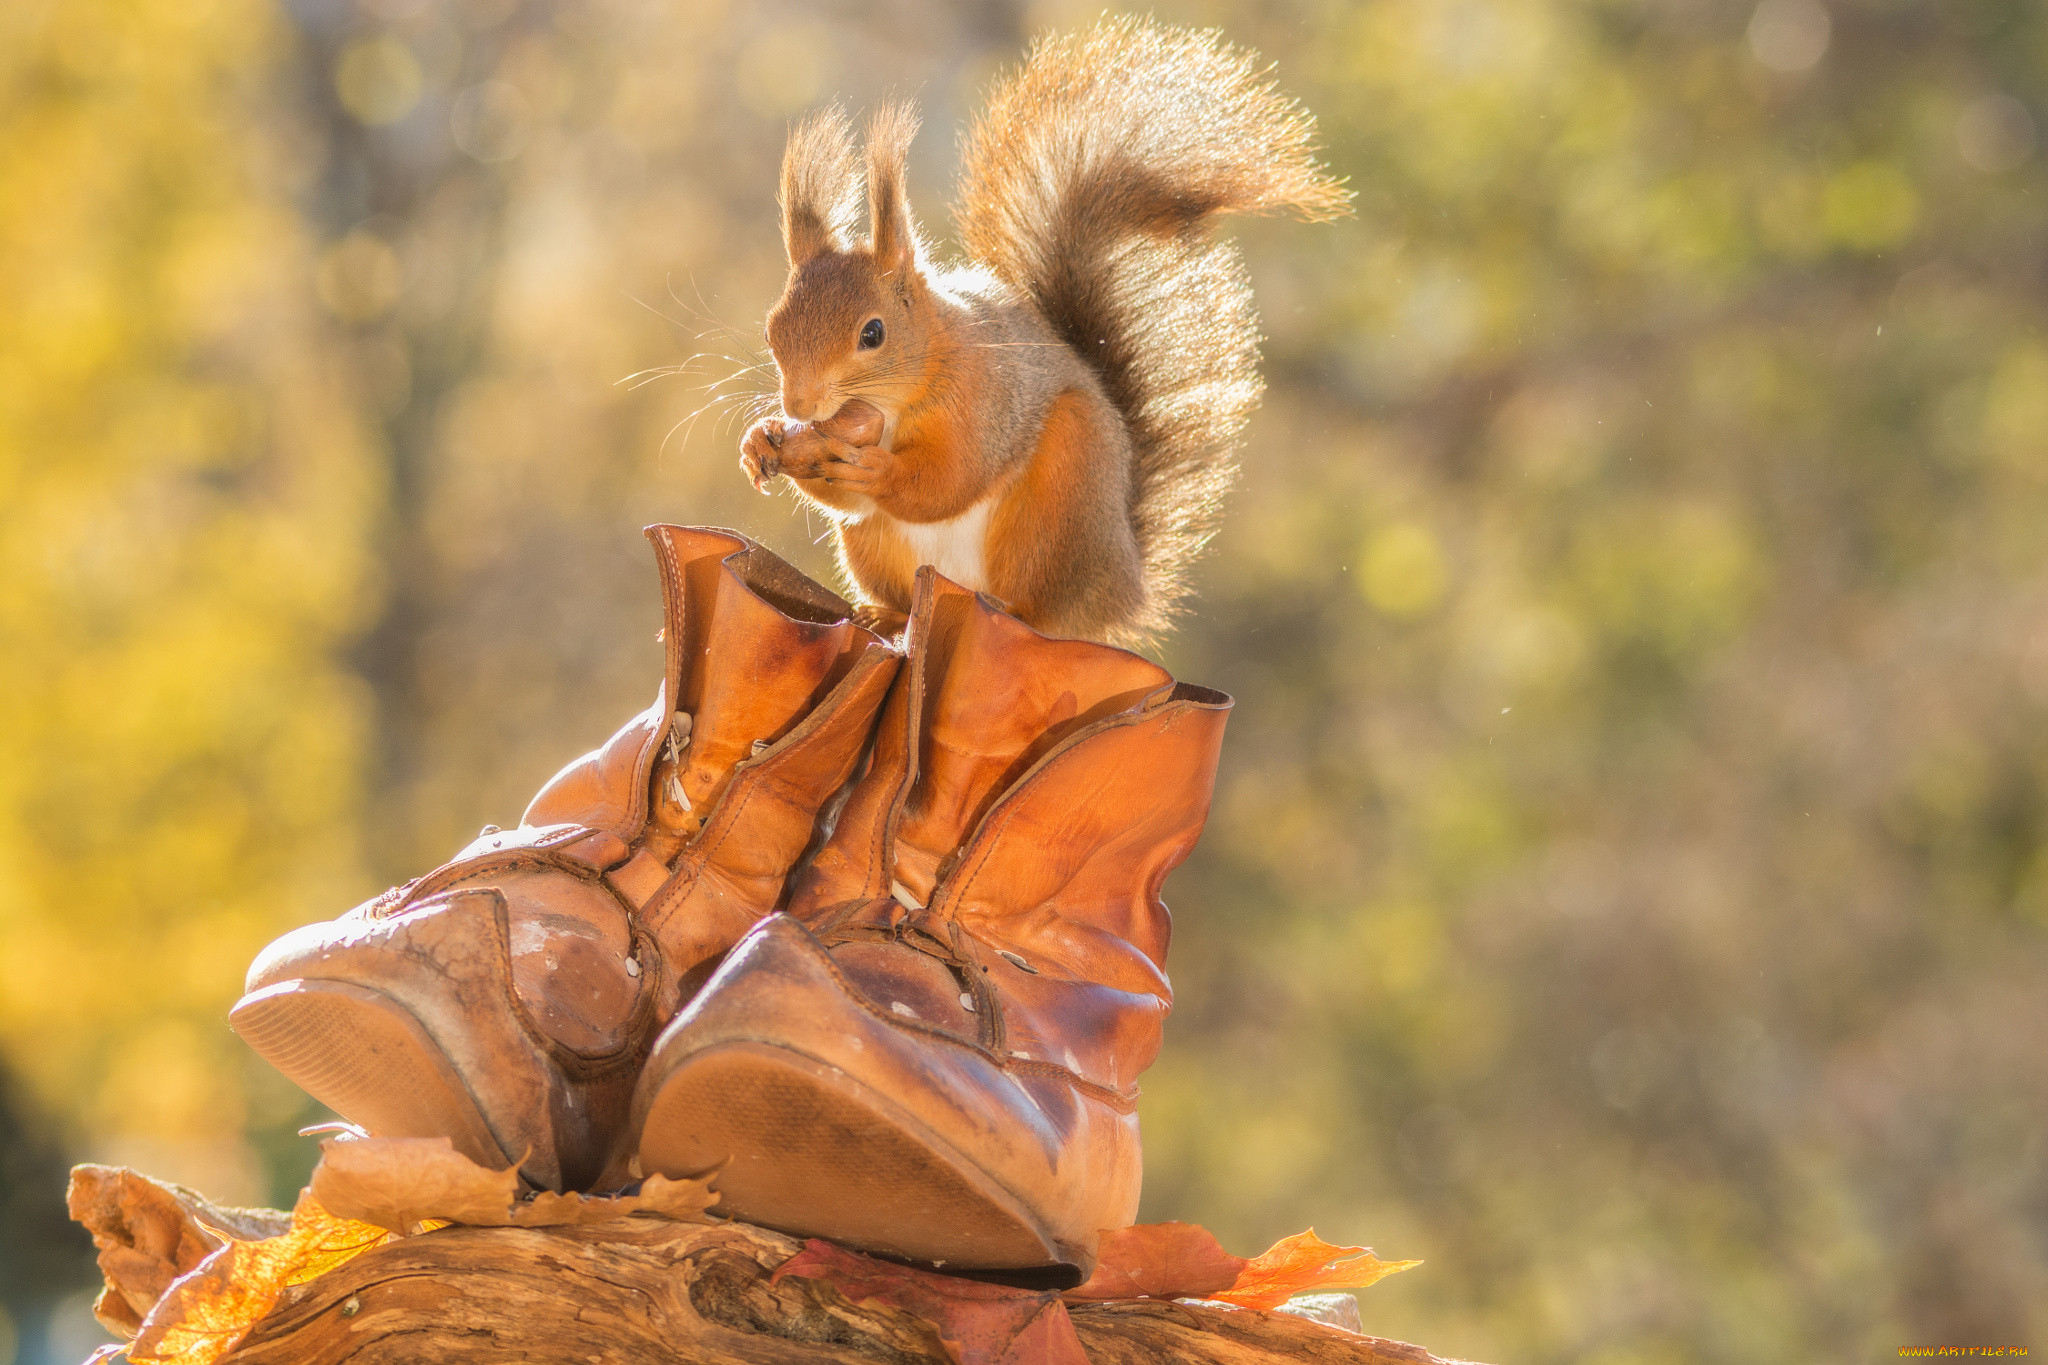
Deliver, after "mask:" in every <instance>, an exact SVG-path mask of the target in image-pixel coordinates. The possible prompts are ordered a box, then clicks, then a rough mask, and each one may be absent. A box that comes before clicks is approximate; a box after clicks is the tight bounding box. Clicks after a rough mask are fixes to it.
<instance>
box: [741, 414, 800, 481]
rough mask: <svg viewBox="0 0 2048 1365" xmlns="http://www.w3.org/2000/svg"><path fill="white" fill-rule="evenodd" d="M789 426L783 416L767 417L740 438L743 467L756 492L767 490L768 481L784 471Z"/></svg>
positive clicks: (742, 469) (749, 428) (743, 471)
mask: <svg viewBox="0 0 2048 1365" xmlns="http://www.w3.org/2000/svg"><path fill="white" fill-rule="evenodd" d="M789 425H790V424H789V423H787V422H785V421H783V419H782V418H780V417H764V418H762V419H761V420H760V421H758V422H756V423H754V425H752V426H751V427H748V428H747V434H746V435H745V436H744V437H742V438H741V439H740V470H741V472H742V473H744V474H745V475H746V476H747V482H749V483H751V484H753V485H754V491H755V492H756V493H766V492H767V491H768V481H769V480H770V479H772V478H774V477H775V476H776V475H778V474H780V473H782V472H783V469H782V444H783V437H784V434H785V433H786V432H787V430H788V428H789Z"/></svg>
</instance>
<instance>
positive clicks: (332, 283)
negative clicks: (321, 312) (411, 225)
mask: <svg viewBox="0 0 2048 1365" xmlns="http://www.w3.org/2000/svg"><path fill="white" fill-rule="evenodd" d="M403 284H404V277H403V274H402V272H401V270H400V268H399V264H398V253H397V252H395V251H393V250H392V249H391V245H390V243H388V242H386V241H385V240H384V239H383V238H382V237H379V236H377V235H376V234H375V233H373V232H365V231H363V230H362V229H360V228H358V229H357V230H356V231H354V232H351V233H350V234H349V235H348V236H346V237H344V238H342V239H341V240H340V241H339V242H336V243H335V244H334V245H333V246H331V247H329V248H328V249H327V250H326V251H325V252H323V253H322V254H321V256H320V261H319V264H318V265H316V266H314V268H313V292H314V293H315V294H316V295H317V296H318V297H319V299H320V302H321V303H322V304H324V305H325V306H326V308H327V311H328V312H330V313H332V314H334V316H336V317H338V318H340V319H341V320H342V321H344V322H369V321H372V320H374V319H376V318H379V317H382V316H383V315H384V314H385V313H387V312H389V311H390V309H391V305H392V304H394V303H396V302H397V301H398V292H399V290H400V288H401V287H402V286H403Z"/></svg>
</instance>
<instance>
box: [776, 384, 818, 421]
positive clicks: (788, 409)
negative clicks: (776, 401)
mask: <svg viewBox="0 0 2048 1365" xmlns="http://www.w3.org/2000/svg"><path fill="white" fill-rule="evenodd" d="M824 403H825V399H824V396H823V395H822V394H817V393H796V392H794V391H791V390H788V389H785V390H783V394H782V410H783V411H784V412H785V413H788V414H789V415H790V416H791V417H794V418H796V420H797V421H799V422H808V421H810V420H811V419H812V418H814V417H816V416H817V415H818V410H819V409H820V408H821V407H823V406H824Z"/></svg>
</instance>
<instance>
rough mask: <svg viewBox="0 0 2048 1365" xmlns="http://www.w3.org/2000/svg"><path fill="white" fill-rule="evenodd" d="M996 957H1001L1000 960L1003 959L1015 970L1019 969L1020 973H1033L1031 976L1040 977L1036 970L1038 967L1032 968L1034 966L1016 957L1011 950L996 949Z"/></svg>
mask: <svg viewBox="0 0 2048 1365" xmlns="http://www.w3.org/2000/svg"><path fill="white" fill-rule="evenodd" d="M996 956H997V957H999V958H1001V959H1002V960H1003V961H1005V962H1007V963H1009V964H1010V965H1011V966H1012V967H1015V968H1016V969H1017V970H1018V971H1020V972H1029V973H1031V974H1032V975H1033V976H1037V975H1038V968H1036V967H1034V966H1032V965H1031V964H1030V963H1029V962H1026V961H1025V960H1024V959H1023V958H1021V957H1018V956H1017V955H1016V954H1015V953H1013V952H1011V951H1010V950H1009V949H1008V948H998V949H996ZM984 970H986V969H984Z"/></svg>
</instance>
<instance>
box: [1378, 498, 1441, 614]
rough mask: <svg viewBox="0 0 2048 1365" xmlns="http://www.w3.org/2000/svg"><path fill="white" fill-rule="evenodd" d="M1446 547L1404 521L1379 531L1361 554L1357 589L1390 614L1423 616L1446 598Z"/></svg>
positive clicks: (1427, 532) (1420, 529) (1422, 530)
mask: <svg viewBox="0 0 2048 1365" xmlns="http://www.w3.org/2000/svg"><path fill="white" fill-rule="evenodd" d="M1449 577H1450V575H1449V570H1448V568H1447V566H1446V565H1445V563H1444V552H1443V548H1442V547H1441V546H1440V545H1438V544H1437V539H1436V537H1435V536H1433V535H1431V534H1430V533H1429V531H1428V530H1427V529H1426V528H1424V527H1421V526H1417V525H1415V524H1413V523H1411V522H1401V523H1398V524H1396V525H1393V526H1388V527H1386V528H1384V529H1382V530H1380V531H1376V532H1374V533H1373V535H1372V536H1371V537H1370V538H1369V539H1368V540H1367V541H1366V543H1365V548H1364V550H1363V552H1362V553H1361V555H1360V563H1359V574H1358V590H1359V591H1360V592H1362V593H1363V594H1365V600H1366V601H1368V602H1370V603H1372V605H1373V606H1375V607H1377V608H1378V609H1379V610H1380V611H1382V612H1384V613H1386V614H1387V615H1388V616H1393V617H1399V618H1403V619H1408V618H1413V617H1417V616H1423V615H1426V614H1428V612H1429V611H1430V609H1431V608H1433V607H1435V606H1436V605H1437V603H1439V602H1441V601H1443V596H1444V589H1445V587H1446V586H1447V584H1448V581H1449Z"/></svg>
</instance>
